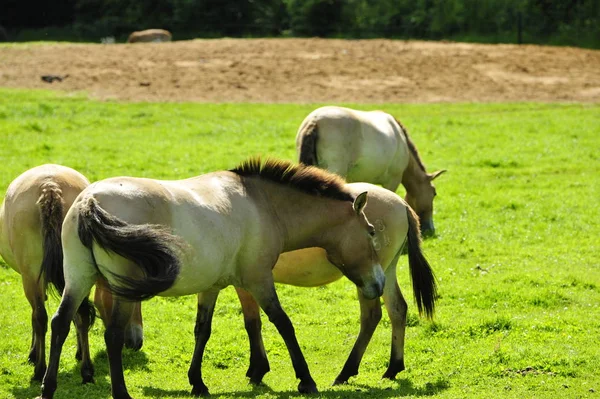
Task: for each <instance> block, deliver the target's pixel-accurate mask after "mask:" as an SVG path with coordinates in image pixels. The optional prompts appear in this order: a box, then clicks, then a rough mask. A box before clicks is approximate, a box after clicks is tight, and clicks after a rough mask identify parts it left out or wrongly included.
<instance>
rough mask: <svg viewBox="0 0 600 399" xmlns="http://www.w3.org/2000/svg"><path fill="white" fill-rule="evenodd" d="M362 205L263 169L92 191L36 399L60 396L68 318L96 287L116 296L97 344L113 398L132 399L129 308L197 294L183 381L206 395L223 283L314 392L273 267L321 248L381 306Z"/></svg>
mask: <svg viewBox="0 0 600 399" xmlns="http://www.w3.org/2000/svg"><path fill="white" fill-rule="evenodd" d="M367 198H368V196H367V193H366V192H362V193H360V194H359V195H354V194H353V193H351V192H349V191H348V190H347V189H346V186H345V182H344V181H343V179H341V178H340V177H338V176H337V175H335V174H332V173H329V172H327V171H324V170H321V169H318V168H315V167H310V166H305V165H293V164H291V163H289V162H286V161H278V160H268V161H265V162H262V161H261V160H260V159H251V160H249V161H247V162H244V163H242V164H241V165H240V166H238V167H236V168H234V169H232V170H230V171H221V172H214V173H208V174H205V175H201V176H197V177H194V178H190V179H186V180H178V181H159V180H152V179H143V178H133V177H117V178H112V179H107V180H102V181H99V182H96V183H94V184H92V185H90V186H89V187H88V188H86V189H85V190H83V191H82V192H81V194H80V195H79V196H78V197H77V199H76V200H75V202H74V204H73V206H72V207H71V209H70V210H69V212H68V213H67V215H66V217H65V221H64V223H63V233H62V244H63V252H64V261H63V270H64V275H65V290H64V292H63V296H62V299H61V303H60V305H59V307H58V310H57V311H56V313H55V315H54V317H53V319H52V339H51V342H52V345H51V348H50V361H49V365H48V369H47V371H46V374H45V376H44V379H43V384H42V396H41V397H42V398H44V399H50V398H52V397H53V395H54V392H55V391H56V387H57V375H58V367H59V362H60V355H61V351H62V346H63V344H64V341H65V339H66V337H67V335H68V333H69V327H70V326H69V324H70V323H69V320H71V319H72V318H73V316H74V314H75V312H76V309H77V308H78V307H79V306H80V304H81V303H82V301H84V299H85V298H87V296H88V295H89V293H90V290H91V288H92V286H93V285H94V284H95V283H96V281H97V280H98V279H104V280H105V281H106V286H107V287H108V288H109V290H110V292H111V293H112V294H113V295H114V298H113V303H112V309H111V311H110V315H108V318H107V320H105V323H106V332H105V334H104V337H105V342H106V347H107V354H108V359H109V366H110V376H111V389H112V395H113V397H114V398H116V399H130V398H131V397H130V395H129V393H128V392H127V387H126V384H125V379H124V375H123V364H122V349H123V344H124V336H125V328H126V326H127V324H128V323H129V322H130V319H131V315H132V314H133V312H134V309H135V305H136V304H135V302H139V301H141V300H144V299H148V298H151V297H153V296H155V295H161V296H182V295H190V294H199V293H201V295H199V299H198V311H197V320H196V327H195V329H194V333H195V338H196V345H195V349H194V354H193V357H192V362H191V365H190V369H189V371H188V379H189V382H190V384H191V385H192V394H193V395H196V396H199V395H208V388H207V386H206V385H205V384H204V381H203V379H202V370H201V366H202V358H203V354H204V348H205V346H206V343H207V341H208V339H209V337H210V333H211V322H212V316H213V312H214V308H215V303H216V300H217V297H218V294H219V291H220V290H221V289H222V288H224V287H226V286H228V285H234V286H236V287H239V288H243V289H245V290H247V291H248V292H249V293H250V294H251V295H252V296H253V297H254V298H255V299H256V301H257V302H258V304H259V305H260V307H261V308H262V309H263V310H264V312H265V313H266V314H267V316H268V317H269V320H270V321H271V322H272V323H273V324H274V325H275V326H276V328H277V330H278V331H279V333H280V334H281V336H282V338H283V340H284V342H285V344H286V346H287V348H288V351H289V353H290V357H291V359H292V364H293V367H294V370H295V372H296V377H297V378H299V379H300V383H299V385H298V390H299V391H300V392H301V393H315V392H317V387H316V384H315V382H314V380H313V378H312V376H311V375H310V372H309V369H308V365H307V363H306V360H305V359H304V355H303V354H302V351H301V349H300V346H299V344H298V341H297V339H296V335H295V332H294V328H293V326H292V323H291V321H290V319H289V317H288V316H287V314H286V313H285V311H284V310H283V309H282V307H281V304H280V302H279V299H278V297H277V293H276V291H275V285H274V282H273V274H272V269H273V267H274V266H275V263H276V261H277V258H278V257H279V255H280V254H281V253H282V252H286V251H292V250H295V249H300V248H308V247H321V248H324V249H325V251H326V252H327V257H328V259H329V261H330V262H331V263H332V264H333V265H335V266H336V267H337V268H338V269H339V270H340V271H341V272H342V273H343V274H344V275H345V276H346V277H348V278H349V279H350V280H351V281H352V282H353V283H354V284H356V286H357V287H358V289H359V291H360V293H361V295H363V296H364V297H365V298H366V299H370V300H372V299H375V298H378V297H379V296H381V295H382V294H383V290H384V282H385V275H384V273H383V270H382V268H381V265H380V264H379V261H378V259H377V256H376V252H375V248H374V243H373V236H374V235H375V227H374V226H373V225H371V224H370V223H369V222H368V220H367V218H366V217H365V214H364V212H363V209H364V207H365V205H366V203H367Z"/></svg>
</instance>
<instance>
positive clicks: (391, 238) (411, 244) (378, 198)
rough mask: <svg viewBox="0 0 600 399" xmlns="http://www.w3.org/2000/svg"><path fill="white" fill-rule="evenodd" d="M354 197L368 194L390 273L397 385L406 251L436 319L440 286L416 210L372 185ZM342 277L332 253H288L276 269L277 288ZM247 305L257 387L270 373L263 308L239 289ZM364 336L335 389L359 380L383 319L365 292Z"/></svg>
mask: <svg viewBox="0 0 600 399" xmlns="http://www.w3.org/2000/svg"><path fill="white" fill-rule="evenodd" d="M347 187H348V189H349V191H350V192H352V193H355V194H357V193H361V192H364V191H368V192H369V202H368V203H367V206H366V207H365V215H366V216H367V219H368V220H369V221H371V222H372V223H373V224H374V226H375V230H376V233H375V234H376V235H375V237H374V239H375V248H376V251H377V256H378V259H379V262H380V263H381V265H382V266H383V267H384V270H385V277H386V280H385V288H384V291H383V299H384V302H385V306H386V309H387V312H388V315H389V317H390V321H391V324H392V350H391V358H390V362H389V366H388V368H387V370H386V372H385V373H384V374H383V377H384V378H389V379H394V378H395V377H396V374H397V373H398V372H400V371H402V370H404V333H405V329H406V312H407V304H406V301H405V300H404V297H403V296H402V293H401V292H400V288H399V287H398V281H397V279H396V264H397V263H398V258H399V257H400V253H401V252H402V250H403V248H404V247H405V245H406V246H407V249H408V263H409V267H410V273H411V277H412V281H413V291H414V292H413V293H414V297H415V300H416V303H417V307H418V309H419V313H424V314H425V315H426V316H427V317H429V318H431V317H432V316H433V312H434V306H435V299H436V296H437V295H436V284H435V278H434V276H433V272H432V270H431V267H430V266H429V263H428V262H427V260H426V259H425V257H424V256H423V254H422V253H421V249H420V235H419V220H418V218H417V216H416V215H415V213H414V212H413V211H412V209H411V208H410V207H409V206H407V205H406V203H405V202H404V201H403V200H402V199H401V198H400V197H398V196H397V195H396V194H394V193H392V192H391V191H389V190H386V189H384V188H381V187H379V186H374V185H372V184H368V183H353V184H348V186H347ZM341 277H342V273H341V272H340V271H339V269H338V268H336V267H335V266H333V265H332V264H331V263H330V262H329V261H328V259H327V253H326V252H325V251H324V250H322V249H321V248H307V249H300V250H296V251H291V252H286V253H283V254H281V255H280V256H279V260H278V261H277V264H276V265H275V268H274V269H273V278H274V280H275V282H277V283H283V284H289V285H295V286H301V287H317V286H322V285H325V284H329V283H331V282H333V281H336V280H338V279H340V278H341ZM237 293H238V296H239V298H240V302H241V303H242V309H243V312H244V321H245V325H246V330H247V332H248V337H249V339H250V367H249V368H248V372H247V376H248V377H249V378H250V381H251V382H252V383H254V384H258V383H260V382H261V380H262V378H263V376H264V374H265V373H267V372H268V371H269V362H268V360H267V354H266V352H265V348H264V345H263V341H262V335H261V321H260V310H259V307H258V305H257V303H256V301H254V299H253V298H252V296H251V295H250V294H248V293H247V292H246V291H244V290H243V289H240V288H237ZM358 299H359V301H360V313H361V317H360V321H361V326H360V333H359V335H358V338H357V339H356V343H355V344H354V347H353V349H352V352H351V353H350V356H349V357H348V360H347V361H346V364H345V365H344V367H343V369H342V371H341V372H340V374H339V375H338V376H337V378H336V379H335V383H334V384H341V383H345V382H347V381H348V379H349V378H350V377H351V376H354V375H356V374H358V367H359V365H360V361H361V359H362V356H363V354H364V352H365V350H366V348H367V345H368V344H369V341H370V340H371V337H372V335H373V333H374V331H375V328H376V327H377V324H378V323H379V320H380V319H381V304H380V301H379V299H367V298H365V297H364V296H363V295H362V294H361V293H360V291H359V292H358Z"/></svg>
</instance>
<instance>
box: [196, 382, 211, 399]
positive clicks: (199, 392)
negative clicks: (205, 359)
mask: <svg viewBox="0 0 600 399" xmlns="http://www.w3.org/2000/svg"><path fill="white" fill-rule="evenodd" d="M192 396H195V397H197V398H198V397H201V396H202V397H207V396H210V392H208V387H207V386H206V385H204V384H202V385H201V386H197V387H193V388H192Z"/></svg>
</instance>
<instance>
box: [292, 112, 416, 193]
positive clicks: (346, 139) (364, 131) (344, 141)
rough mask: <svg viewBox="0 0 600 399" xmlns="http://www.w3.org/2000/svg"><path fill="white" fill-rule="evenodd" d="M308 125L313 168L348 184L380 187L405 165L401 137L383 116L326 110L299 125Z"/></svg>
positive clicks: (404, 146)
mask: <svg viewBox="0 0 600 399" xmlns="http://www.w3.org/2000/svg"><path fill="white" fill-rule="evenodd" d="M308 123H312V124H314V126H315V128H316V129H318V139H317V142H316V144H315V147H316V151H315V154H316V158H317V159H318V162H317V165H318V166H319V167H321V168H325V169H328V170H330V171H332V172H334V173H338V174H340V175H342V176H345V177H346V178H347V180H348V181H368V182H370V183H375V184H383V183H384V182H385V181H386V180H388V179H389V176H390V175H392V174H393V175H401V174H402V173H403V172H404V169H405V168H406V166H407V165H408V159H409V157H408V148H407V146H406V139H405V136H404V135H403V133H402V131H401V128H400V126H398V124H397V123H396V121H395V120H394V118H393V117H392V116H391V115H389V114H387V113H385V112H381V111H368V112H367V111H358V110H353V109H350V108H343V107H331V106H329V107H323V108H319V109H317V110H315V111H313V112H312V113H311V114H310V115H309V116H308V117H307V118H306V119H305V121H304V122H303V125H306V124H308ZM301 131H302V128H301ZM301 131H300V132H299V135H300V134H301ZM297 142H298V141H297Z"/></svg>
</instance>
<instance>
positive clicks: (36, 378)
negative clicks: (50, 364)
mask: <svg viewBox="0 0 600 399" xmlns="http://www.w3.org/2000/svg"><path fill="white" fill-rule="evenodd" d="M45 374H46V369H45V368H44V369H43V370H39V371H37V370H36V371H35V372H34V373H33V377H31V381H39V382H42V380H43V379H44V375H45Z"/></svg>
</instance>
